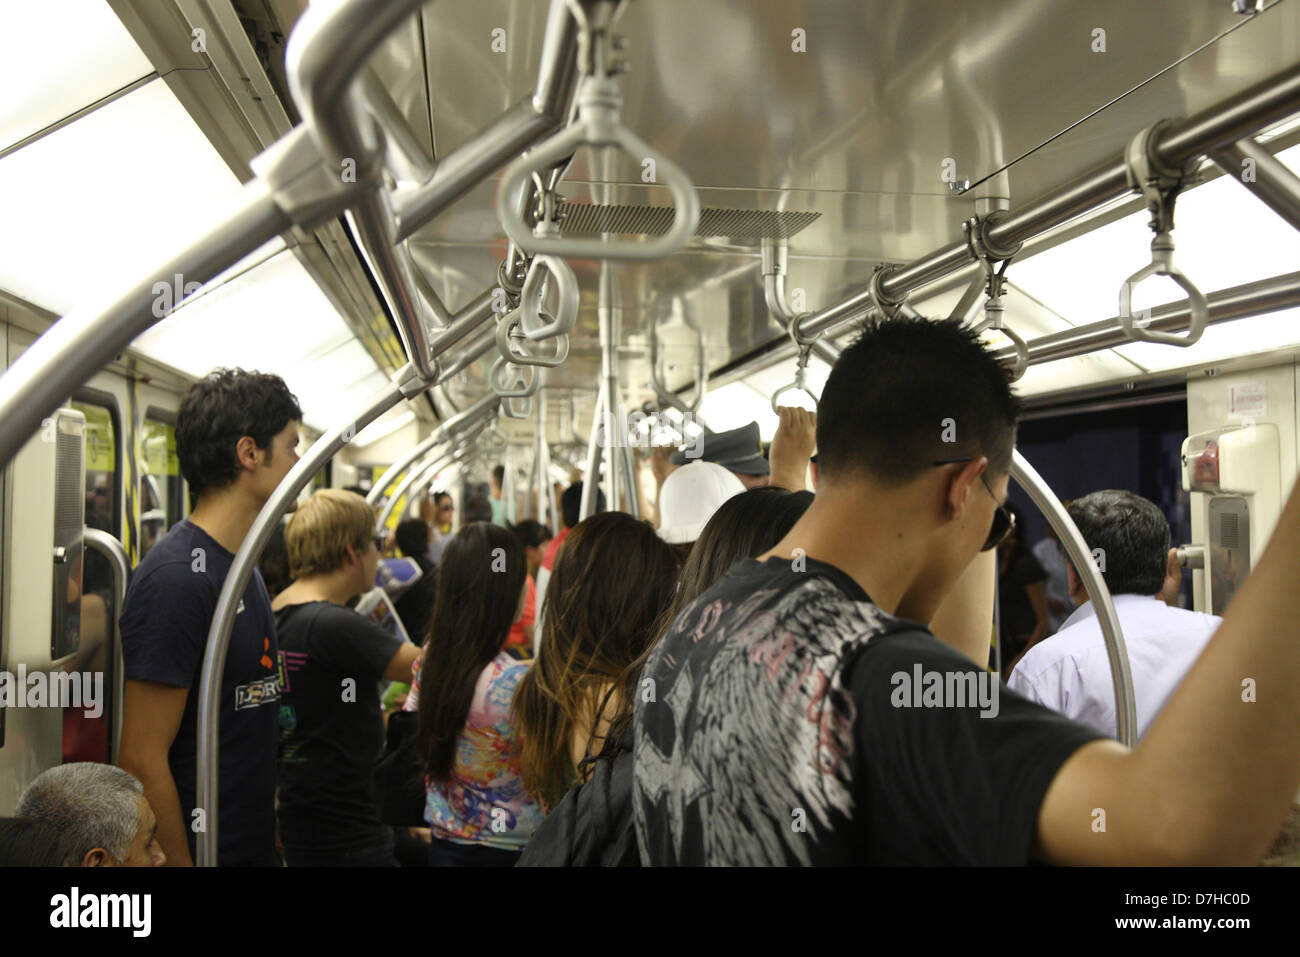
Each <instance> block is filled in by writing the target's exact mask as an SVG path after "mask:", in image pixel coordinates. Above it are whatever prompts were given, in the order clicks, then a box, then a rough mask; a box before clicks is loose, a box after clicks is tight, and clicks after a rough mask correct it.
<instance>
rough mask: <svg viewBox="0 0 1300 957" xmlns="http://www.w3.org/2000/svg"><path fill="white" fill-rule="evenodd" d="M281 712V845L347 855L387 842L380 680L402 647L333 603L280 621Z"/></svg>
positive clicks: (295, 611) (295, 609)
mask: <svg viewBox="0 0 1300 957" xmlns="http://www.w3.org/2000/svg"><path fill="white" fill-rule="evenodd" d="M276 627H277V629H278V631H279V634H280V654H281V656H282V658H283V659H284V669H283V670H284V688H283V690H282V691H281V708H280V725H281V729H280V807H279V817H280V840H281V842H283V844H284V846H285V847H286V848H288V849H296V850H302V851H316V852H326V853H330V852H343V851H350V850H357V849H360V848H365V847H370V846H375V845H379V844H383V843H386V842H387V841H388V840H389V839H390V838H389V829H388V828H387V827H386V826H385V825H384V824H383V823H382V822H381V821H380V819H379V811H378V808H377V806H376V802H375V791H374V777H373V775H374V766H375V761H376V759H377V758H378V757H379V754H380V752H381V751H382V750H383V747H384V720H383V707H382V704H381V703H380V700H379V682H380V680H381V679H382V678H383V674H384V670H385V669H386V668H387V667H388V663H389V662H390V661H392V660H393V656H394V655H396V654H397V652H398V650H399V649H400V648H401V647H402V645H403V641H402V639H400V638H397V637H394V636H393V635H391V634H390V633H389V632H387V631H385V630H384V629H383V628H381V627H380V626H379V625H376V624H375V623H374V622H372V621H370V620H369V619H367V618H365V617H363V616H361V615H358V614H357V613H356V612H355V611H353V610H352V609H350V608H344V607H343V606H341V605H334V604H331V603H329V602H325V601H314V602H307V603H306V604H302V605H288V606H286V607H284V608H281V609H280V611H279V612H277V613H276Z"/></svg>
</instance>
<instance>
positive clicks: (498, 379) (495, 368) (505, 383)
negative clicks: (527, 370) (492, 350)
mask: <svg viewBox="0 0 1300 957" xmlns="http://www.w3.org/2000/svg"><path fill="white" fill-rule="evenodd" d="M510 366H511V363H509V362H507V361H506V357H505V356H497V361H496V362H494V363H492V372H491V375H490V376H489V379H490V380H491V383H492V391H493V392H495V393H496V394H497V395H499V396H501V398H503V399H510V398H516V399H518V398H524V397H526V396H531V395H533V394H534V393H536V392H537V389H538V387H539V386H540V385H541V376H540V374H538V373H537V372H533V373H532V375H531V376H530V377H529V378H528V379H527V380H525V378H524V376H523V374H522V373H521V371H520V370H519V369H518V368H515V369H511V368H510ZM505 404H506V403H504V402H503V403H502V405H503V406H504V405H505Z"/></svg>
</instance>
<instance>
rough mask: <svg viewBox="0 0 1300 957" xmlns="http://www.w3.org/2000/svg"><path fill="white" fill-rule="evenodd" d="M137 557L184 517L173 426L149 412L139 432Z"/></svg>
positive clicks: (183, 493) (182, 494)
mask: <svg viewBox="0 0 1300 957" xmlns="http://www.w3.org/2000/svg"><path fill="white" fill-rule="evenodd" d="M140 459H141V466H142V467H141V470H140V558H141V559H142V560H143V558H144V556H145V555H147V554H149V549H150V548H152V547H153V544H154V543H155V542H156V541H158V539H160V538H161V537H162V536H163V535H164V534H166V533H167V531H168V530H169V529H170V528H171V527H172V526H173V525H175V524H176V523H177V522H179V521H180V520H181V518H182V517H183V516H184V505H185V501H184V499H185V484H184V482H183V481H182V480H181V470H180V462H179V461H178V460H177V458H176V427H175V426H174V425H172V424H171V423H170V422H164V421H162V420H161V419H158V418H155V417H153V415H149V416H147V417H146V418H145V420H144V430H143V431H142V432H141V435H140Z"/></svg>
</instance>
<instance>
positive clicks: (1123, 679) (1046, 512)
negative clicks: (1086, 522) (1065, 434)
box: [1011, 450, 1137, 748]
mask: <svg viewBox="0 0 1300 957" xmlns="http://www.w3.org/2000/svg"><path fill="white" fill-rule="evenodd" d="M1011 477H1012V478H1013V479H1015V480H1016V481H1017V482H1019V483H1020V487H1021V488H1023V489H1024V490H1025V492H1026V493H1028V495H1029V497H1030V499H1032V500H1033V503H1034V504H1035V505H1036V506H1038V510H1039V511H1040V512H1042V513H1043V517H1044V518H1046V519H1047V522H1048V524H1049V525H1051V526H1052V528H1053V529H1054V530H1055V531H1056V534H1057V537H1059V538H1060V540H1061V545H1062V547H1064V548H1065V551H1066V554H1067V555H1069V557H1070V562H1071V563H1072V564H1073V565H1074V568H1075V571H1076V572H1077V573H1078V575H1079V578H1080V579H1081V580H1082V581H1083V587H1084V589H1085V590H1086V591H1087V592H1088V597H1089V598H1090V599H1091V600H1092V604H1093V607H1094V608H1095V609H1096V612H1097V621H1098V623H1099V624H1100V625H1101V634H1102V637H1103V638H1104V639H1105V641H1106V656H1107V658H1108V659H1109V661H1110V673H1111V681H1112V683H1113V684H1114V687H1115V721H1116V737H1117V738H1118V739H1119V740H1120V742H1121V743H1123V744H1125V745H1127V746H1128V747H1130V748H1131V747H1133V746H1134V745H1136V744H1137V707H1136V705H1135V704H1134V698H1133V673H1132V671H1131V670H1130V668H1129V660H1128V649H1127V647H1126V646H1125V644H1124V633H1123V631H1122V630H1121V628H1120V624H1119V617H1118V616H1117V615H1116V614H1115V606H1114V604H1113V603H1112V602H1111V600H1110V591H1109V590H1108V589H1107V588H1106V581H1105V579H1103V578H1102V577H1101V573H1100V572H1099V571H1097V566H1096V565H1095V564H1094V563H1093V559H1092V552H1091V551H1089V549H1088V545H1087V543H1086V542H1085V541H1084V540H1083V535H1082V534H1081V533H1080V532H1079V528H1078V526H1077V525H1075V524H1074V520H1073V519H1072V518H1070V514H1069V512H1067V511H1066V510H1065V508H1064V506H1062V505H1061V502H1060V500H1059V499H1058V498H1057V497H1056V496H1055V495H1054V494H1053V493H1052V489H1051V487H1050V486H1048V484H1047V483H1046V482H1045V481H1043V477H1042V476H1041V475H1039V474H1038V472H1037V470H1035V468H1034V467H1033V466H1032V465H1030V464H1029V461H1028V459H1026V458H1025V457H1024V456H1023V455H1021V454H1020V451H1019V450H1015V451H1013V452H1012V456H1011Z"/></svg>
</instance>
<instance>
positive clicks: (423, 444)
mask: <svg viewBox="0 0 1300 957" xmlns="http://www.w3.org/2000/svg"><path fill="white" fill-rule="evenodd" d="M490 348H491V340H488V341H487V343H486V345H485V346H484V347H483V351H484V352H486V351H487V350H488V349H490ZM496 405H497V397H496V396H495V395H485V396H483V397H482V398H481V399H479V400H478V401H477V402H475V403H474V404H473V405H471V406H468V407H467V408H465V409H464V410H463V411H461V412H458V413H457V414H455V415H453V416H452V417H451V418H449V419H447V420H446V421H445V422H443V423H442V424H441V425H439V426H438V427H437V428H436V429H434V430H433V431H432V432H430V433H429V434H428V435H427V436H426V437H425V438H423V439H421V440H420V441H419V442H417V443H416V444H415V445H413V446H411V448H410V449H408V450H407V451H406V452H405V453H404V454H403V455H402V456H400V457H399V458H398V459H397V460H396V461H395V462H393V464H392V465H390V466H389V467H388V468H386V469H385V470H384V473H383V474H382V475H380V476H379V479H378V480H377V481H376V482H375V484H374V485H372V486H371V487H370V491H369V492H367V493H366V504H368V505H375V504H376V503H378V501H379V500H380V499H381V498H383V495H384V489H385V488H387V487H388V483H389V482H391V481H392V480H393V479H394V478H396V477H397V476H398V475H401V474H402V473H403V472H404V471H406V469H407V467H408V466H409V465H410V464H411V463H412V462H414V461H416V460H417V459H418V458H420V456H422V455H424V454H425V453H426V452H428V451H429V449H431V448H433V447H434V446H435V445H437V444H438V443H439V442H441V441H443V440H444V439H445V438H446V436H447V434H448V433H449V432H451V431H453V430H455V429H457V428H459V427H460V426H461V425H462V424H464V423H465V422H468V421H472V420H474V419H477V418H478V417H479V416H480V415H483V414H484V413H485V410H487V409H489V408H496Z"/></svg>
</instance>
